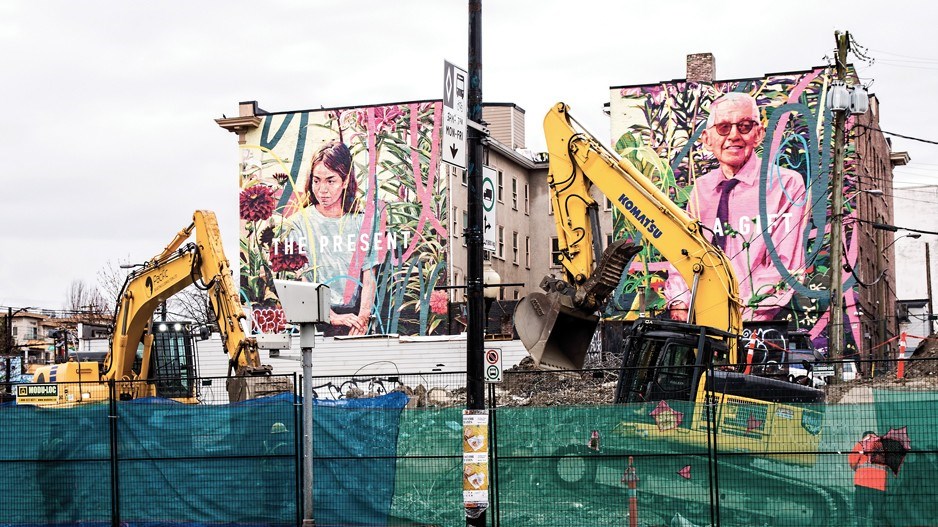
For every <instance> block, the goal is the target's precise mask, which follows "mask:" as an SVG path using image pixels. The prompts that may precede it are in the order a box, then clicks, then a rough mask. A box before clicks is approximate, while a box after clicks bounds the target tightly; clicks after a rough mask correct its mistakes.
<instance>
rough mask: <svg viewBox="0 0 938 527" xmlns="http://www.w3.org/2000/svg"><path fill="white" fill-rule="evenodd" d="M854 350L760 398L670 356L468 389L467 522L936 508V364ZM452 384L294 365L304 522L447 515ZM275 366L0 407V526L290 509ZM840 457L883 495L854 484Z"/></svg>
mask: <svg viewBox="0 0 938 527" xmlns="http://www.w3.org/2000/svg"><path fill="white" fill-rule="evenodd" d="M857 366H858V368H857V369H858V370H859V371H861V372H871V371H872V372H877V371H878V372H879V373H880V374H879V375H877V376H875V377H869V376H868V375H867V376H861V377H859V378H854V379H853V380H848V381H843V382H840V383H836V384H831V385H827V383H828V382H833V378H832V377H831V375H827V373H828V370H826V369H824V367H823V365H822V367H820V368H818V367H817V366H815V365H810V364H809V365H807V367H806V365H805V364H795V363H791V364H784V365H780V367H779V368H778V372H775V373H776V374H775V375H774V376H775V377H776V379H775V382H776V383H777V384H770V385H769V386H770V387H772V386H775V387H776V388H777V389H778V391H777V393H775V394H773V393H771V390H767V389H766V388H765V386H766V385H765V384H764V383H763V385H762V388H760V390H761V391H758V392H754V391H751V390H750V391H748V392H747V391H746V388H747V386H748V385H747V384H746V383H745V382H744V381H745V379H744V377H745V376H742V375H740V374H736V373H733V372H730V373H732V375H723V376H722V377H721V375H720V374H719V373H718V372H717V371H713V370H711V371H709V372H706V373H707V376H706V378H710V379H716V380H714V381H712V382H708V383H707V384H706V387H705V389H704V391H703V392H702V396H701V397H698V395H697V394H688V393H683V392H681V393H678V392H676V391H669V390H675V387H679V386H683V383H684V382H685V380H686V379H682V377H681V376H682V375H690V376H693V375H698V374H700V375H703V373H704V372H697V371H695V370H694V369H693V368H690V369H688V367H659V368H656V369H653V370H648V369H638V368H635V369H625V370H620V369H619V368H603V367H597V368H592V369H587V370H581V371H569V372H546V371H537V370H528V369H523V368H520V369H511V370H508V371H505V372H504V376H503V381H502V382H501V383H497V384H490V385H488V397H487V401H488V407H489V414H490V426H489V434H490V442H491V447H490V478H491V485H490V490H489V500H490V504H489V508H488V510H487V512H486V516H487V519H486V521H487V524H488V525H493V526H499V525H503V526H506V527H508V526H511V527H518V526H532V527H533V526H547V525H550V526H571V527H572V526H584V525H589V526H605V525H610V526H612V525H629V524H630V522H633V524H635V525H643V526H682V527H689V526H692V525H699V526H703V525H727V526H737V525H739V526H742V525H747V526H751V525H772V526H801V525H811V526H817V525H894V526H900V525H901V526H912V525H938V512H936V511H935V510H934V507H931V506H930V504H931V503H933V502H935V500H936V498H938V485H936V478H938V422H936V421H938V417H935V410H934V409H935V407H936V405H935V403H936V399H938V390H936V389H935V387H936V385H938V382H936V381H935V379H936V378H938V376H934V375H930V374H929V373H932V372H935V371H938V364H936V363H935V362H934V361H933V360H931V359H909V361H907V363H906V364H905V365H904V367H903V370H904V372H905V374H906V375H907V378H906V379H904V380H897V379H896V371H895V370H896V368H895V366H896V365H895V364H886V363H882V361H881V362H880V363H878V364H876V365H874V364H872V363H863V362H862V361H861V362H858V364H857ZM745 367H746V365H737V366H736V367H732V368H727V369H733V370H738V369H744V368H745ZM799 368H801V369H799ZM802 370H804V373H805V374H804V375H802V374H801V372H802ZM642 371H645V372H646V373H648V374H647V375H644V376H643V375H641V374H640V373H641V372H642ZM773 371H774V370H773ZM793 371H794V372H796V373H797V375H794V374H792V373H791V372H793ZM779 372H784V374H782V373H779ZM620 375H624V376H626V377H627V378H629V379H633V380H634V379H646V380H647V381H648V382H646V383H644V384H642V383H641V382H637V381H636V382H632V383H631V384H629V385H628V386H627V387H625V388H623V389H622V390H624V391H620V396H621V394H622V393H629V394H631V395H630V397H631V399H632V400H633V401H634V402H631V403H628V404H614V401H615V397H616V393H617V391H616V389H617V386H618V385H619V382H618V381H619V376H620ZM465 379H466V376H465V373H463V372H455V373H452V372H451V373H439V372H432V373H400V372H393V373H389V374H381V375H355V374H353V375H349V376H347V377H336V376H333V377H314V378H313V379H312V383H313V389H314V394H315V396H316V400H315V401H314V403H315V404H314V407H313V417H314V423H315V424H314V430H313V434H312V442H313V453H314V472H313V480H314V490H313V495H312V501H313V505H314V513H315V514H314V517H315V519H316V523H317V525H360V526H364V525H376V526H377V525H401V526H405V525H409V526H457V525H458V526H462V525H465V523H466V522H465V515H464V510H463V455H462V454H463V452H462V441H463V426H462V411H463V409H464V408H465ZM719 379H722V380H719ZM282 380H283V381H285V382H287V384H288V385H289V386H290V390H289V391H288V392H287V393H285V394H281V395H270V396H265V397H258V398H255V399H252V400H249V401H245V402H242V403H233V404H229V403H228V402H227V400H228V392H229V389H228V382H227V380H226V379H209V378H205V379H199V380H198V382H197V386H198V394H199V400H200V402H201V403H202V404H179V403H174V402H171V401H168V400H165V399H156V398H151V399H138V400H130V401H123V400H120V398H119V397H117V390H116V388H115V387H114V386H113V385H111V386H110V387H109V389H110V390H111V391H110V393H111V394H112V396H111V397H109V398H107V400H105V401H102V402H99V403H90V404H88V403H82V404H75V403H68V404H52V405H49V404H43V403H42V402H38V401H35V399H36V398H39V397H41V394H34V395H33V399H34V401H35V403H36V404H34V405H28V404H15V403H6V404H3V405H0V473H2V474H4V481H5V483H6V491H5V494H4V505H3V507H2V508H0V525H27V524H28V525H52V524H55V525H79V524H81V525H91V524H100V525H106V524H110V525H115V526H118V525H128V526H132V525H140V526H144V525H147V526H149V525H156V524H160V525H164V524H165V525H172V524H185V525H210V524H213V525H214V524H219V523H224V524H228V525H284V526H285V525H299V524H301V523H302V502H303V500H302V488H303V487H302V482H303V477H302V466H303V464H302V444H303V430H302V415H301V405H300V401H299V398H298V396H297V394H300V393H302V391H301V386H300V381H299V380H297V379H295V378H294V377H292V376H290V377H287V378H285V379H282ZM789 380H794V381H796V382H797V383H800V386H798V389H795V391H794V392H792V387H793V386H795V384H794V383H791V382H789ZM808 384H813V385H815V387H814V388H811V387H809V386H807V385H808ZM22 386H23V385H20V384H13V385H8V386H7V385H0V390H3V391H7V390H8V391H9V393H10V394H11V395H12V396H13V397H16V396H17V394H18V393H17V391H18V389H19V388H21V387H22ZM59 389H60V390H62V391H63V392H64V391H65V390H68V391H69V392H70V393H82V391H84V390H85V387H84V386H78V385H68V384H65V383H60V385H59ZM799 389H800V391H799ZM790 393H800V394H801V395H802V396H804V397H802V398H801V399H800V400H792V399H791V397H790V395H789V396H787V397H789V399H787V400H782V399H783V398H782V397H781V394H790ZM817 393H820V394H822V396H823V397H824V399H823V400H816V401H813V400H811V397H809V396H810V395H811V394H817ZM655 394H657V395H655ZM24 397H26V399H24V401H28V400H29V396H28V394H25V393H24ZM643 398H644V399H643ZM698 399H699V401H698ZM773 399H775V400H777V401H776V402H773ZM863 441H866V442H865V443H863ZM858 445H859V446H858ZM864 449H866V450H867V452H866V453H867V454H869V455H868V456H867V457H866V458H865V459H862V460H853V461H857V463H854V462H853V461H852V459H851V458H852V457H857V456H858V455H859V450H864ZM852 454H853V455H852ZM861 466H862V467H866V468H872V469H874V470H876V471H878V472H876V473H875V474H877V476H876V477H879V476H880V475H881V476H882V481H884V482H885V491H880V490H878V489H873V491H867V490H865V489H860V490H859V492H858V490H857V487H856V485H855V483H856V482H857V481H858V480H857V479H856V478H857V474H858V468H862V467H861ZM873 479H876V478H873ZM630 485H631V486H632V487H634V488H630ZM873 486H876V485H875V484H873ZM869 488H871V487H866V489H869ZM876 492H878V494H876Z"/></svg>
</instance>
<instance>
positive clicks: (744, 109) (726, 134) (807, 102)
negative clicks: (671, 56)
mask: <svg viewBox="0 0 938 527" xmlns="http://www.w3.org/2000/svg"><path fill="white" fill-rule="evenodd" d="M830 81H831V74H830V72H829V71H827V70H825V69H822V68H818V69H814V70H811V71H807V72H800V73H791V74H784V75H773V76H769V77H766V78H762V79H752V80H740V81H729V82H718V83H714V84H712V85H710V84H695V83H686V82H666V83H662V84H657V85H645V86H638V87H626V88H616V89H613V91H612V94H611V104H610V109H611V116H612V132H613V134H612V138H613V141H615V149H616V150H617V151H618V152H619V154H620V155H622V156H624V157H628V158H629V159H631V160H632V161H633V162H634V163H635V164H636V165H637V166H638V167H639V168H640V169H642V170H643V171H644V172H645V173H646V174H647V175H649V176H650V177H652V179H653V180H654V181H655V182H656V183H657V185H658V187H659V188H660V189H662V190H663V191H664V192H665V193H666V194H667V195H669V196H671V198H672V199H673V200H674V201H675V202H677V203H678V204H679V205H680V206H681V207H683V208H684V209H685V210H687V211H688V213H690V215H691V216H693V217H695V218H698V219H700V221H701V224H702V227H703V229H704V233H705V235H706V236H708V237H709V238H710V239H711V240H712V241H713V242H714V243H715V244H717V245H719V246H721V247H723V249H724V251H725V252H726V253H727V255H728V256H729V257H730V259H731V261H732V263H733V267H734V270H735V272H736V276H737V279H738V280H739V283H740V288H739V289H740V296H741V297H742V302H743V304H744V305H745V306H746V308H745V310H744V320H784V321H787V322H789V325H790V326H792V327H796V328H800V329H807V330H809V331H810V334H811V336H812V338H814V340H815V343H816V345H818V346H819V347H826V345H827V339H826V330H827V323H828V315H829V312H828V308H829V291H828V290H829V284H830V272H829V270H830V265H831V264H830V216H829V213H828V211H829V210H830V195H829V192H828V188H829V187H828V185H829V183H830V177H831V171H832V166H833V165H832V160H833V119H832V116H831V112H830V110H829V109H828V108H826V107H825V99H826V94H827V90H828V88H829V87H830ZM727 94H730V95H727ZM715 101H716V102H715ZM852 125H853V118H850V119H849V120H848V122H847V130H848V133H850V134H851V136H852V133H853V132H852V131H851V128H852ZM659 158H660V159H661V160H662V161H664V163H662V162H660V161H658V160H659ZM855 163H856V156H855V153H854V145H853V141H852V140H851V139H850V138H848V142H847V150H846V161H845V174H846V176H845V185H844V188H845V197H846V211H845V218H844V225H845V234H844V243H845V249H846V251H845V259H846V261H847V262H848V263H850V264H851V265H853V264H854V262H855V261H856V257H857V247H858V243H857V242H858V240H857V239H856V237H855V236H854V229H853V226H854V225H855V219H856V213H855V204H856V196H857V194H858V193H857V192H856V191H855V188H856V175H855V172H856V171H855V169H854V167H855ZM726 176H730V177H726ZM615 230H616V232H615V236H616V237H617V238H622V237H626V238H632V239H633V240H641V238H642V233H641V232H638V231H636V230H634V229H632V228H631V226H630V225H629V224H628V223H627V222H626V221H624V219H623V218H621V217H617V218H616V220H615ZM857 233H858V231H857ZM668 270H669V266H668V264H667V263H666V262H662V261H661V258H660V256H659V255H658V254H657V251H655V250H654V249H653V248H652V247H650V246H646V248H645V250H644V251H643V252H642V253H641V255H640V256H639V257H638V258H637V259H636V261H634V262H633V264H632V271H633V273H631V274H630V276H628V277H627V278H626V279H625V280H624V281H623V283H622V284H620V288H619V291H618V297H617V302H616V305H615V306H614V309H615V310H616V312H624V311H628V310H631V309H635V308H636V305H637V300H636V295H635V292H636V291H637V290H639V288H640V287H642V286H644V287H645V290H646V291H651V292H653V294H651V295H646V302H648V298H649V297H650V301H651V303H650V304H647V303H646V306H649V307H652V308H655V309H658V310H661V311H665V312H670V313H674V314H676V313H678V312H679V311H680V309H681V308H684V307H686V300H687V299H688V297H689V293H688V291H687V286H686V284H685V283H684V281H683V280H682V279H681V278H680V277H679V276H675V274H674V273H669V272H668ZM843 274H844V279H845V281H844V291H845V297H846V298H845V306H846V311H845V313H846V314H845V324H849V326H848V327H849V330H848V334H847V346H848V348H849V349H855V344H854V343H855V342H857V341H859V332H860V330H859V328H860V325H859V319H858V316H857V307H856V306H857V298H858V297H857V292H856V290H855V289H854V287H855V280H854V278H853V277H852V275H851V274H850V273H849V272H847V273H843Z"/></svg>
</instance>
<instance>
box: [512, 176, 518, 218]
mask: <svg viewBox="0 0 938 527" xmlns="http://www.w3.org/2000/svg"><path fill="white" fill-rule="evenodd" d="M511 208H512V210H518V178H516V177H512V178H511Z"/></svg>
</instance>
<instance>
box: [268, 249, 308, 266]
mask: <svg viewBox="0 0 938 527" xmlns="http://www.w3.org/2000/svg"><path fill="white" fill-rule="evenodd" d="M308 261H309V260H308V259H307V258H306V255H305V254H303V253H301V252H300V244H298V243H297V242H292V245H290V246H289V247H280V246H278V245H274V246H273V247H271V248H270V270H271V271H273V272H275V273H278V272H280V271H296V270H298V269H302V268H303V266H304V265H306V262H308Z"/></svg>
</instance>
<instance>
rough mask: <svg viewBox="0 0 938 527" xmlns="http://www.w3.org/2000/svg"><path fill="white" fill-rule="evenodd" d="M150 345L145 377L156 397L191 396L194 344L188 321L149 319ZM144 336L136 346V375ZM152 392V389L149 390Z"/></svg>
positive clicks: (194, 392)
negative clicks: (150, 325) (150, 324)
mask: <svg viewBox="0 0 938 527" xmlns="http://www.w3.org/2000/svg"><path fill="white" fill-rule="evenodd" d="M152 334H153V339H152V344H151V348H150V361H149V362H150V364H149V371H150V376H149V380H150V382H151V383H152V384H153V385H154V387H155V389H156V396H157V397H166V398H172V399H186V398H192V397H195V396H196V395H197V394H196V390H197V383H196V379H195V377H196V370H195V363H196V347H195V341H194V338H193V336H192V328H191V324H190V323H189V322H174V321H160V322H153V325H152ZM149 341H150V339H147V338H146V336H145V337H144V339H143V340H142V341H141V342H140V344H139V345H138V346H137V354H136V356H135V357H134V364H133V371H134V373H136V374H137V375H139V374H140V370H141V367H142V365H143V360H144V359H143V358H144V356H145V355H146V354H145V353H144V347H145V345H146V344H145V343H146V342H149ZM151 393H152V392H151Z"/></svg>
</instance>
